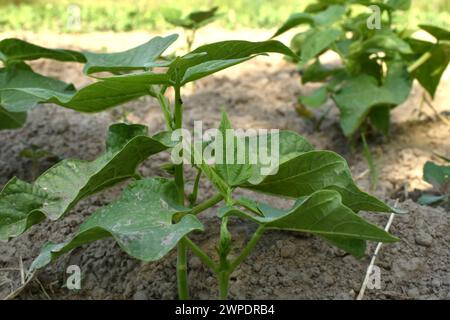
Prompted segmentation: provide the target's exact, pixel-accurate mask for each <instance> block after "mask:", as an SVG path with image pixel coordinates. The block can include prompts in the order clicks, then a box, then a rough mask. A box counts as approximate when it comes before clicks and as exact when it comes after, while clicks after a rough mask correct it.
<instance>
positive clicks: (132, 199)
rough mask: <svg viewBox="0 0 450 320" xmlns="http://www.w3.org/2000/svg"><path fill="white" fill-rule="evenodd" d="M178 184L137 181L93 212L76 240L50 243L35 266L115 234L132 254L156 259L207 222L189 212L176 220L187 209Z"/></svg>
mask: <svg viewBox="0 0 450 320" xmlns="http://www.w3.org/2000/svg"><path fill="white" fill-rule="evenodd" d="M176 195H177V193H176V186H175V183H174V182H173V181H169V180H166V179H144V180H140V181H134V182H132V183H130V185H129V186H128V187H127V188H126V189H125V190H124V192H123V194H122V196H121V197H120V198H119V199H118V200H116V201H114V202H112V203H111V204H109V205H108V206H106V207H104V208H101V209H99V210H97V211H96V212H94V213H93V215H92V216H91V217H89V218H88V219H87V220H86V221H85V222H84V223H83V224H82V225H81V226H80V230H79V231H78V232H77V234H76V235H75V236H74V237H73V239H72V240H70V241H68V242H66V243H61V244H53V243H48V244H47V245H46V246H45V247H44V248H43V249H42V252H41V253H40V255H39V256H38V257H37V258H36V259H35V260H34V262H33V264H32V266H31V270H32V271H33V270H36V269H39V268H42V267H44V266H45V265H47V264H49V263H50V262H51V261H52V260H54V259H56V258H58V257H59V256H61V255H62V254H64V253H66V252H69V251H70V250H72V249H74V248H76V247H79V246H82V245H84V244H87V243H91V242H94V241H97V240H100V239H103V238H106V237H113V238H114V240H116V241H117V243H118V244H119V245H120V247H121V248H122V249H123V250H124V251H125V252H127V253H128V254H129V255H131V256H133V257H135V258H137V259H140V260H143V261H155V260H158V259H160V258H162V257H163V256H164V255H166V254H167V253H168V252H169V251H170V250H171V249H173V248H174V247H175V246H176V244H177V243H178V241H180V239H181V238H182V237H184V236H185V235H187V234H188V233H190V232H192V231H194V230H203V225H202V224H201V222H200V221H199V220H198V219H197V218H196V217H195V216H194V215H190V214H187V215H185V216H183V218H182V219H181V220H180V221H179V222H178V223H173V222H172V219H173V216H174V214H176V213H178V212H180V210H183V211H184V210H187V209H186V208H180V207H177V206H174V203H176V199H177V196H176Z"/></svg>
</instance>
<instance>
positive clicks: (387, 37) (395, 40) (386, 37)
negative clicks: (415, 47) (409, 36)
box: [357, 29, 413, 54]
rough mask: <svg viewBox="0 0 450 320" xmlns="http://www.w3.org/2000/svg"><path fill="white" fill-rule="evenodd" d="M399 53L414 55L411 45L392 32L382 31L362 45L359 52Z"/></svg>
mask: <svg viewBox="0 0 450 320" xmlns="http://www.w3.org/2000/svg"><path fill="white" fill-rule="evenodd" d="M361 51H363V52H369V53H376V52H380V51H382V52H387V53H389V52H399V53H401V54H412V53H413V51H412V50H411V47H410V46H409V44H408V43H407V42H406V41H405V40H403V39H402V38H400V37H399V36H398V35H397V34H396V33H394V32H392V31H391V30H386V29H382V30H380V31H378V32H376V33H375V35H374V36H373V37H371V38H369V39H367V40H366V41H364V42H363V43H362V48H358V49H357V52H358V53H360V52H361Z"/></svg>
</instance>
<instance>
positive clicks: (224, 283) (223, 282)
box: [217, 271, 230, 300]
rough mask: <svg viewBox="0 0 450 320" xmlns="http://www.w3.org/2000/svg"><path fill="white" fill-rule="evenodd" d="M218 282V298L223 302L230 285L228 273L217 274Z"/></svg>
mask: <svg viewBox="0 0 450 320" xmlns="http://www.w3.org/2000/svg"><path fill="white" fill-rule="evenodd" d="M217 279H218V282H219V297H220V299H221V300H225V299H226V298H227V296H228V288H229V285H230V272H227V271H221V272H219V273H218V274H217Z"/></svg>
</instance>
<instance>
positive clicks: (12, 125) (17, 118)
mask: <svg viewBox="0 0 450 320" xmlns="http://www.w3.org/2000/svg"><path fill="white" fill-rule="evenodd" d="M26 121H27V113H26V112H9V111H7V110H5V108H3V107H2V106H0V130H5V129H17V128H20V127H22V126H23V125H24V123H25V122H26Z"/></svg>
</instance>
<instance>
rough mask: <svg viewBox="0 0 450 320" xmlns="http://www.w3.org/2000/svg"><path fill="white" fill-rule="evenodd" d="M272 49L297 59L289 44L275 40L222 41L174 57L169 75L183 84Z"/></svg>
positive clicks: (174, 80) (176, 81) (175, 81)
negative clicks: (287, 45)
mask: <svg viewBox="0 0 450 320" xmlns="http://www.w3.org/2000/svg"><path fill="white" fill-rule="evenodd" d="M270 52H274V53H281V54H284V55H287V56H290V57H292V58H297V56H296V55H295V54H294V53H293V52H292V51H291V50H290V49H289V48H288V47H286V46H285V45H284V44H282V43H281V42H279V41H275V40H269V41H262V42H250V41H242V40H230V41H222V42H216V43H211V44H207V45H204V46H200V47H198V48H197V49H195V50H194V51H192V52H191V53H188V54H187V55H185V56H183V57H179V58H177V59H175V60H174V61H173V62H172V63H171V65H170V67H169V70H168V75H169V77H170V79H171V80H172V81H173V82H174V83H178V84H180V85H183V84H186V83H188V82H190V81H194V80H197V79H200V78H203V77H206V76H208V75H210V74H213V73H215V72H217V71H220V70H223V69H226V68H228V67H231V66H234V65H236V64H238V63H241V62H244V61H246V60H248V59H251V58H253V57H255V56H256V55H260V54H265V53H270Z"/></svg>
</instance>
